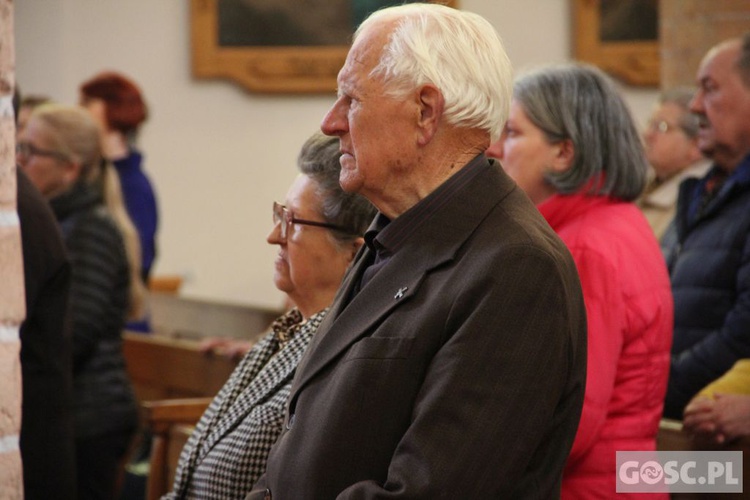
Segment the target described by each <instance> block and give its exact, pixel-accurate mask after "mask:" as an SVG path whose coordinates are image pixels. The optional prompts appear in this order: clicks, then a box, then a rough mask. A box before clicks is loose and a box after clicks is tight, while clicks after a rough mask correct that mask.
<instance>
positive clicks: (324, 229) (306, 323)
mask: <svg viewBox="0 0 750 500" xmlns="http://www.w3.org/2000/svg"><path fill="white" fill-rule="evenodd" d="M339 156H340V153H339V140H338V138H336V137H326V136H324V135H323V134H321V133H316V134H314V135H313V136H312V137H310V138H309V139H308V140H307V142H306V143H305V144H304V145H303V146H302V150H301V152H300V155H299V160H298V166H299V170H300V172H301V173H300V175H299V176H298V177H297V178H296V179H295V181H294V182H293V183H292V185H291V187H290V188H289V191H288V193H287V196H286V201H285V204H284V205H279V204H277V203H274V207H273V222H274V227H273V229H272V230H271V233H270V234H269V235H268V243H270V244H271V245H278V246H279V253H278V257H277V258H276V262H275V272H274V284H275V285H276V287H277V288H278V289H279V290H281V291H283V292H285V293H286V294H287V296H288V297H289V299H290V301H291V302H292V303H293V304H294V306H295V307H294V308H293V309H291V310H290V311H289V312H287V313H286V314H284V315H283V316H281V317H279V318H278V319H276V320H275V321H274V323H273V324H272V325H271V331H270V332H269V333H268V334H267V335H266V336H265V337H264V338H263V339H262V340H261V341H260V342H258V344H257V345H255V347H253V348H252V350H250V352H248V353H247V355H246V356H245V357H244V358H243V360H242V361H241V362H240V364H239V365H238V366H237V368H236V369H235V371H234V373H233V374H232V376H231V377H230V379H229V381H227V383H226V384H225V385H224V387H223V388H222V389H221V391H220V392H219V394H218V395H217V396H216V398H215V399H214V400H213V402H212V403H211V405H210V406H209V408H208V409H207V410H206V412H205V414H204V415H203V417H202V418H201V420H200V422H199V423H198V426H197V428H196V430H195V431H194V432H193V434H192V435H191V437H190V439H189V440H188V442H187V444H186V445H185V448H184V449H183V451H182V455H181V456H180V462H179V466H178V469H177V474H176V476H175V483H174V486H173V491H172V492H171V493H170V494H168V495H167V496H166V497H165V498H169V499H177V498H201V499H216V500H231V499H238V500H242V499H244V498H245V495H246V494H247V493H248V492H249V491H250V489H251V487H252V486H253V483H255V481H256V480H257V479H258V477H260V475H261V474H262V473H263V472H264V471H265V469H266V458H267V457H268V452H269V451H270V449H271V445H273V443H274V442H275V441H276V438H277V437H278V436H279V434H280V433H281V430H282V425H283V422H284V413H285V410H286V401H287V398H288V396H289V391H290V388H291V383H292V377H293V376H294V372H295V369H296V367H297V364H298V363H299V361H300V359H301V357H302V354H303V353H304V351H305V349H306V348H307V345H308V343H309V342H310V340H311V339H312V337H313V335H314V334H315V330H316V329H317V327H318V325H319V324H320V322H321V321H322V320H323V317H324V316H325V314H326V312H327V311H328V307H329V306H330V305H331V303H332V302H333V298H334V296H335V295H336V291H337V290H338V288H339V285H340V283H341V279H342V278H343V276H344V272H345V271H346V269H347V267H348V266H349V263H350V262H351V261H352V259H353V258H354V255H355V254H356V253H357V251H358V250H359V248H360V247H361V246H362V244H363V243H364V239H363V238H362V235H363V234H364V232H365V230H366V229H367V226H368V224H369V223H370V221H371V220H372V219H373V217H374V216H375V208H374V207H373V206H372V205H371V204H370V203H369V202H368V201H367V200H366V199H364V198H363V197H361V196H360V195H357V194H349V193H345V192H344V191H343V190H342V189H341V186H340V185H339V172H340V171H341V165H340V163H339Z"/></svg>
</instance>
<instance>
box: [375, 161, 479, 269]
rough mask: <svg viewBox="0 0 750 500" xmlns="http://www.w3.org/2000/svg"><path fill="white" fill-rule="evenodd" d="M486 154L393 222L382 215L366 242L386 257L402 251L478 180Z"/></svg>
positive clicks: (379, 216)
mask: <svg viewBox="0 0 750 500" xmlns="http://www.w3.org/2000/svg"><path fill="white" fill-rule="evenodd" d="M487 161H488V160H487V157H486V156H485V155H484V153H482V154H479V155H477V156H476V157H474V159H472V160H471V161H470V162H469V163H467V164H466V166H464V167H463V168H461V169H459V170H458V172H456V173H455V174H453V175H452V176H450V177H449V178H448V179H447V180H446V181H445V182H443V183H442V184H441V185H440V186H438V187H437V189H435V190H434V191H433V192H432V193H430V194H429V195H427V197H425V198H424V199H423V200H420V201H419V202H418V203H417V204H416V205H414V206H413V207H411V208H410V209H409V210H407V211H406V212H404V213H403V214H401V215H400V216H398V217H396V218H395V219H393V220H390V219H388V217H386V216H385V215H383V214H382V213H378V215H377V216H376V217H375V220H374V221H373V222H372V224H371V225H370V227H369V229H368V230H367V232H365V243H366V244H367V246H368V247H369V248H370V250H372V251H375V252H377V253H378V254H381V255H384V256H388V257H390V256H392V255H394V254H395V253H396V252H398V251H399V249H401V248H402V247H403V246H404V244H405V242H406V241H407V240H408V238H409V236H410V235H411V234H413V233H414V232H415V231H416V230H417V228H418V227H419V226H420V225H422V224H423V223H424V222H425V221H427V220H429V219H430V217H432V215H433V214H434V213H435V212H437V210H438V209H439V208H440V207H441V206H443V205H444V204H445V203H447V202H448V201H450V200H451V199H452V198H453V197H454V196H455V195H456V193H458V192H460V191H461V189H462V188H463V187H464V186H465V185H466V183H467V182H469V181H471V180H472V179H473V178H474V177H476V176H477V175H478V174H479V173H480V171H481V167H482V166H483V165H486V164H487Z"/></svg>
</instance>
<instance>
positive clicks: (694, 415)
mask: <svg viewBox="0 0 750 500" xmlns="http://www.w3.org/2000/svg"><path fill="white" fill-rule="evenodd" d="M683 427H684V428H685V429H686V431H687V432H689V433H691V434H693V435H696V436H700V437H706V438H709V439H710V440H711V441H713V442H715V443H719V444H721V443H725V442H728V441H731V440H734V439H737V438H739V437H742V436H750V396H748V395H743V394H716V395H714V398H713V399H711V398H707V397H705V396H699V397H696V398H693V400H692V401H691V402H690V403H689V404H688V406H687V407H686V408H685V415H684V419H683Z"/></svg>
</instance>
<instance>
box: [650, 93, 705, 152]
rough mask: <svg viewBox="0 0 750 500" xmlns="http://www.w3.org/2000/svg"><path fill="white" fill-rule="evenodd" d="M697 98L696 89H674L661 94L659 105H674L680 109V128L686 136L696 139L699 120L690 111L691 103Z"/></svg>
mask: <svg viewBox="0 0 750 500" xmlns="http://www.w3.org/2000/svg"><path fill="white" fill-rule="evenodd" d="M693 96H695V88H694V87H674V88H671V89H668V90H665V91H663V92H662V93H661V94H659V101H658V102H659V104H674V105H675V106H677V107H678V108H680V111H681V114H680V120H679V126H680V128H681V129H682V131H683V132H685V135H687V136H688V137H689V138H691V139H694V138H695V137H696V136H697V135H698V128H699V127H698V125H699V119H698V117H697V116H696V115H694V114H693V113H692V112H691V111H690V101H692V100H693Z"/></svg>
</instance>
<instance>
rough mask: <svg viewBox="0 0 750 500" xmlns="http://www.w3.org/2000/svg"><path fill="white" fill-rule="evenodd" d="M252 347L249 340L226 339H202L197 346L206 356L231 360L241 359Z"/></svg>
mask: <svg viewBox="0 0 750 500" xmlns="http://www.w3.org/2000/svg"><path fill="white" fill-rule="evenodd" d="M252 347H253V342H251V341H249V340H240V339H232V338H226V337H209V338H206V339H203V340H202V341H201V343H200V345H199V346H198V348H199V349H200V350H201V352H204V353H206V354H219V355H221V356H226V357H228V358H231V359H240V358H242V357H243V356H244V355H245V354H246V353H247V352H248V351H249V350H250V349H251V348H252Z"/></svg>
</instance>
